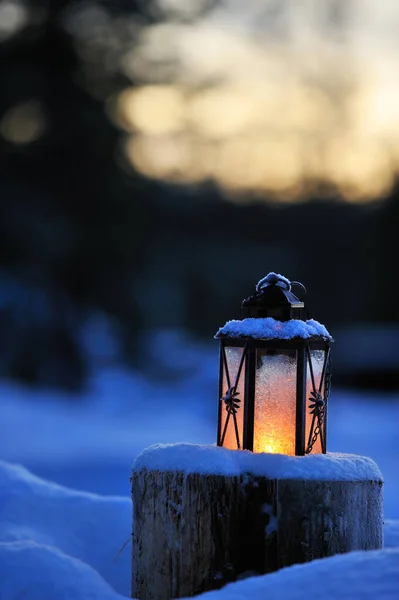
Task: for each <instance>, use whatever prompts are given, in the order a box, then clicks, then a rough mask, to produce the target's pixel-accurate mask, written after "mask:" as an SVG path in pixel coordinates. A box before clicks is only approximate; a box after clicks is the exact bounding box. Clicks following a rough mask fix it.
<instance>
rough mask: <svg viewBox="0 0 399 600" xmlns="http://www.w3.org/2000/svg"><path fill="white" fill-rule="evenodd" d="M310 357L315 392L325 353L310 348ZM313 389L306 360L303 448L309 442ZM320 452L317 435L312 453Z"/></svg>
mask: <svg viewBox="0 0 399 600" xmlns="http://www.w3.org/2000/svg"><path fill="white" fill-rule="evenodd" d="M310 357H311V360H312V367H313V375H314V380H315V386H316V392H318V391H319V385H320V378H321V374H322V372H323V364H324V357H325V353H324V350H311V351H310ZM312 391H313V384H312V377H311V375H310V367H309V361H308V367H307V374H306V428H305V448H306V447H307V445H308V442H309V433H310V428H311V425H312V418H313V415H311V414H310V410H311V409H310V408H309V405H310V404H311V400H310V398H311V396H310V392H312ZM320 393H321V395H322V396H323V395H324V385H322V387H321V390H320ZM315 425H317V422H316V423H315ZM321 452H322V448H321V440H320V435H319V436H318V437H317V440H316V442H315V443H314V445H313V448H312V454H317V453H321Z"/></svg>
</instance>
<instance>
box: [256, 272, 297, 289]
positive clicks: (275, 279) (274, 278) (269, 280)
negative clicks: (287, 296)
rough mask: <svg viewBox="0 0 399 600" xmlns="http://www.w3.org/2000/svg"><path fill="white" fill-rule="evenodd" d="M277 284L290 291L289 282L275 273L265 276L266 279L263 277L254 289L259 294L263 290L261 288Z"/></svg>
mask: <svg viewBox="0 0 399 600" xmlns="http://www.w3.org/2000/svg"><path fill="white" fill-rule="evenodd" d="M277 284H284V285H285V287H286V289H287V290H288V291H291V282H290V281H288V279H286V278H285V277H282V276H281V275H277V273H269V274H268V275H266V277H263V279H261V280H260V281H258V283H257V284H256V288H255V289H256V291H257V292H260V291H261V290H263V288H265V287H267V286H268V285H277Z"/></svg>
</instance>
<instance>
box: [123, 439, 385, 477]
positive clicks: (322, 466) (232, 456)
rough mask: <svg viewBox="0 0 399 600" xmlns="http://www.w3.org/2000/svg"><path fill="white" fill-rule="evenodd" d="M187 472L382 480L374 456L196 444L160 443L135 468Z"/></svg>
mask: <svg viewBox="0 0 399 600" xmlns="http://www.w3.org/2000/svg"><path fill="white" fill-rule="evenodd" d="M144 468H147V469H151V470H166V471H172V470H173V471H175V470H176V471H183V472H185V473H204V474H215V475H229V476H237V475H240V474H241V473H247V472H249V473H252V474H253V475H259V476H265V477H268V478H270V479H274V478H277V479H316V480H317V479H320V480H327V481H328V480H340V481H342V480H343V481H369V480H374V481H376V480H377V481H382V475H381V472H380V470H379V468H378V467H377V465H376V464H375V462H373V461H372V460H371V458H368V457H365V456H356V455H354V454H338V453H337V454H335V453H328V454H309V455H307V456H286V455H284V454H263V453H262V454H255V453H253V452H249V451H246V450H228V449H227V448H220V447H217V446H200V445H195V444H156V445H155V446H151V447H150V448H147V449H146V450H144V451H143V452H142V453H141V454H139V456H138V457H137V458H136V460H135V462H134V464H133V469H134V470H135V471H139V470H140V469H144Z"/></svg>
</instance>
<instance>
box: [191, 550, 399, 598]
mask: <svg viewBox="0 0 399 600" xmlns="http://www.w3.org/2000/svg"><path fill="white" fill-rule="evenodd" d="M398 597H399V549H390V550H373V551H369V552H351V553H350V554H339V555H336V556H332V557H331V558H323V559H320V560H314V561H313V562H311V563H307V564H304V565H294V566H293V567H287V568H285V569H281V571H277V572H276V573H272V574H270V575H263V576H261V577H251V578H250V579H246V580H244V581H239V582H237V583H232V584H230V585H227V586H226V587H224V588H222V589H221V590H218V591H216V592H207V593H205V594H201V595H200V596H197V598H198V599H199V600H248V598H251V600H264V599H265V598H267V600H304V598H320V599H321V600H337V598H339V600H396V598H398Z"/></svg>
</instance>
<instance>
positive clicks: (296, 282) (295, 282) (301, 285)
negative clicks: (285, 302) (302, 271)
mask: <svg viewBox="0 0 399 600" xmlns="http://www.w3.org/2000/svg"><path fill="white" fill-rule="evenodd" d="M293 285H296V286H298V287H300V288H301V292H302V294H301V295H302V296H306V288H305V286H304V285H303V283H301V282H300V281H291V286H293Z"/></svg>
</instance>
